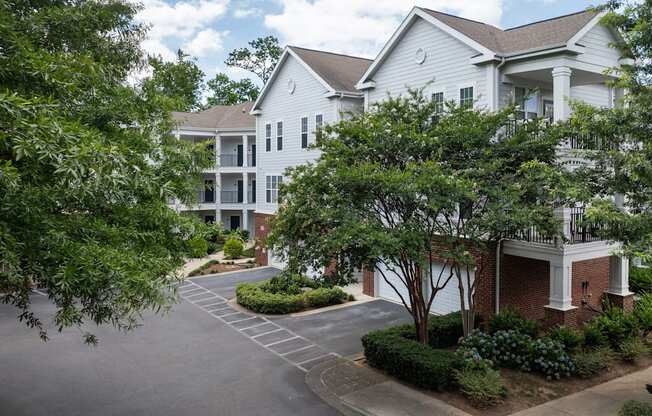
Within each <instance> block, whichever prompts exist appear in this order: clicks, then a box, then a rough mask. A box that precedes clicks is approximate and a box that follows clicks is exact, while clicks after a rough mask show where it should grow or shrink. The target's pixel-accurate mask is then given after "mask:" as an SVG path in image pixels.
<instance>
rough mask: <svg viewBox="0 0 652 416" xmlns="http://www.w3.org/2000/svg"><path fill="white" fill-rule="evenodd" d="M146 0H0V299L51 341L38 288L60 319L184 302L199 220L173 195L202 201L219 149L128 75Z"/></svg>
mask: <svg viewBox="0 0 652 416" xmlns="http://www.w3.org/2000/svg"><path fill="white" fill-rule="evenodd" d="M137 10H138V9H137V6H134V4H133V3H131V2H126V1H119V0H114V1H109V2H105V1H64V0H48V1H39V2H32V1H5V0H0V51H2V53H0V264H1V266H0V300H1V301H2V302H4V303H8V304H11V305H14V306H15V307H17V308H18V310H19V316H18V317H19V319H20V320H22V321H25V322H26V323H27V324H28V325H30V326H33V327H37V328H39V329H40V331H41V332H40V333H41V336H42V337H43V338H44V339H45V338H47V334H46V332H45V330H44V327H43V322H42V321H41V319H40V318H39V316H37V315H35V314H34V313H33V311H32V310H31V306H30V305H31V304H30V302H31V301H32V300H33V299H34V296H40V295H37V294H35V293H34V292H32V290H31V289H32V288H33V287H34V286H39V287H40V288H41V292H42V293H45V294H46V296H47V298H48V299H49V301H50V302H51V303H53V304H54V306H55V309H56V312H55V315H54V324H55V326H56V327H57V328H58V329H59V330H61V329H62V328H65V327H70V326H76V327H80V328H82V327H83V325H84V324H85V323H87V322H92V323H95V324H112V325H114V326H116V327H118V328H120V329H129V328H132V327H133V326H134V325H136V324H137V322H138V318H139V316H140V315H139V314H140V312H141V311H143V310H154V311H158V310H161V308H165V307H167V306H168V305H169V304H170V302H172V301H173V300H174V292H173V285H174V284H175V277H174V273H173V272H174V270H176V268H177V267H178V265H179V264H180V262H181V261H182V256H183V255H184V253H185V252H186V250H187V247H186V244H185V243H184V238H187V235H188V234H189V233H190V232H192V224H191V223H190V222H189V221H188V220H187V219H184V218H183V217H181V216H180V215H178V214H177V213H175V212H174V211H172V210H170V209H168V207H167V205H166V200H167V199H168V198H172V197H177V198H179V199H181V200H182V201H189V200H190V199H191V198H193V197H194V195H195V193H196V192H195V190H196V189H197V186H198V185H199V183H198V180H199V178H200V172H201V171H202V170H203V169H204V167H205V166H207V165H208V163H210V162H209V161H210V158H209V155H208V152H207V151H206V148H205V146H196V147H195V146H191V145H190V144H184V143H180V142H179V141H177V140H175V139H174V138H173V137H171V136H169V135H168V134H167V132H169V131H170V127H171V126H170V124H169V115H168V110H169V106H168V105H167V103H169V101H168V98H167V97H165V96H163V95H162V94H165V91H158V90H153V91H147V92H146V93H144V92H143V91H141V90H139V89H136V88H134V87H132V86H130V85H129V83H127V82H126V80H127V76H128V75H129V74H130V73H132V72H133V71H136V70H139V69H142V66H143V65H144V59H143V54H142V51H141V49H140V46H139V45H140V42H141V41H142V39H143V36H144V35H145V28H144V27H143V26H141V25H139V24H136V23H134V20H133V19H134V15H135V13H136V12H137ZM172 78H174V75H172V76H171V78H170V85H175V83H174V82H173V81H171V79H172ZM86 341H87V342H95V338H94V337H93V336H92V335H91V334H86Z"/></svg>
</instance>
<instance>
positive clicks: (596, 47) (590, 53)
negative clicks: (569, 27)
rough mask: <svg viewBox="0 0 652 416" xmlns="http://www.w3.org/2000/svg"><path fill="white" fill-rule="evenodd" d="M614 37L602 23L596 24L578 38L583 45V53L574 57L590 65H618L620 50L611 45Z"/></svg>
mask: <svg viewBox="0 0 652 416" xmlns="http://www.w3.org/2000/svg"><path fill="white" fill-rule="evenodd" d="M615 42H616V39H615V38H614V36H613V35H612V34H611V32H610V31H609V29H607V28H606V27H605V26H602V25H596V26H595V27H594V28H593V29H591V30H589V31H588V32H587V33H586V35H584V36H583V37H582V39H580V40H579V42H577V43H579V44H580V45H582V46H584V53H581V54H579V55H577V57H576V58H575V59H577V60H578V61H580V62H585V63H588V64H591V65H600V66H604V67H607V68H613V67H615V66H618V60H619V59H620V55H621V54H620V52H619V51H618V49H616V48H614V47H612V46H611V45H612V44H613V43H615Z"/></svg>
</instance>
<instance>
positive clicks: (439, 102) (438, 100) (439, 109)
mask: <svg viewBox="0 0 652 416" xmlns="http://www.w3.org/2000/svg"><path fill="white" fill-rule="evenodd" d="M432 101H434V102H435V112H436V113H437V114H441V113H443V112H444V93H443V92H436V93H434V94H432Z"/></svg>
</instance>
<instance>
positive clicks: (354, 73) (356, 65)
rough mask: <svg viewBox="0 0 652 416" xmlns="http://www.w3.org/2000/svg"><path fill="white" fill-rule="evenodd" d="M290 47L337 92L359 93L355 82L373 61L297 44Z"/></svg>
mask: <svg viewBox="0 0 652 416" xmlns="http://www.w3.org/2000/svg"><path fill="white" fill-rule="evenodd" d="M288 48H290V49H291V50H292V52H294V53H296V54H297V55H298V56H299V58H301V60H303V61H304V62H305V63H306V65H308V66H309V67H310V68H312V70H313V71H315V72H316V73H317V75H319V76H320V77H321V78H322V79H323V80H324V81H326V83H327V84H328V85H330V86H331V87H332V88H333V89H334V90H335V91H337V92H350V93H359V91H358V90H356V88H355V84H356V83H357V82H358V81H359V80H360V78H361V77H362V75H364V73H365V71H366V70H367V68H369V65H371V63H372V62H373V61H372V60H370V59H365V58H358V57H355V56H348V55H340V54H337V53H332V52H324V51H316V50H313V49H305V48H299V47H297V46H288Z"/></svg>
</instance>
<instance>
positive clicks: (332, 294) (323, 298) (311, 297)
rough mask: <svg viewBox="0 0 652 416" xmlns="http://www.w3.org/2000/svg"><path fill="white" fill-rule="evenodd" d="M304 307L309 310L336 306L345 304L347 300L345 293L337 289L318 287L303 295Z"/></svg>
mask: <svg viewBox="0 0 652 416" xmlns="http://www.w3.org/2000/svg"><path fill="white" fill-rule="evenodd" d="M304 296H305V300H306V305H307V306H309V307H311V308H321V307H322V306H328V305H336V304H338V303H342V302H345V301H346V300H347V298H348V296H347V294H346V292H344V291H343V290H342V289H340V288H339V287H332V288H328V287H320V288H319V289H314V290H311V291H309V292H306V293H305V295H304Z"/></svg>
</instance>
